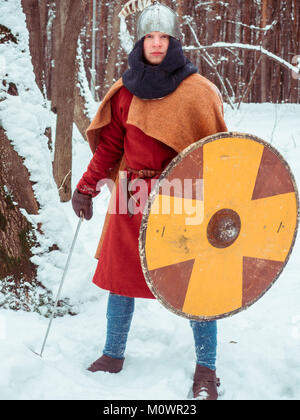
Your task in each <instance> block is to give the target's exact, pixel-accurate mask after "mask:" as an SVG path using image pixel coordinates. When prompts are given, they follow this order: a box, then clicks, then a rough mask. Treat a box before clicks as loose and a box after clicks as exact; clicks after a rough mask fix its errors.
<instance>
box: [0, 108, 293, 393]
mask: <svg viewBox="0 0 300 420" xmlns="http://www.w3.org/2000/svg"><path fill="white" fill-rule="evenodd" d="M276 118H277V120H276ZM299 118H300V105H270V104H262V105H254V104H250V105H243V106H242V107H241V109H240V111H235V112H233V111H231V110H230V109H229V108H227V109H226V121H227V124H228V127H229V129H230V130H238V131H243V132H249V133H253V134H255V135H258V136H260V137H261V138H263V139H265V140H269V141H271V136H273V145H274V146H275V147H276V148H277V149H278V150H279V151H280V152H281V153H282V154H283V155H284V156H285V158H286V160H287V161H288V163H289V164H290V166H291V168H292V170H293V173H294V175H295V177H296V179H297V182H298V184H299V185H300V166H299V160H300V127H299ZM275 121H276V124H275ZM74 144H75V153H74V168H76V170H75V174H74V178H75V179H78V178H79V177H80V176H81V173H82V171H83V170H84V167H85V166H86V164H87V163H88V161H89V158H90V152H89V150H88V147H87V145H86V143H84V142H83V141H82V139H80V138H79V136H78V135H77V138H76V134H75V136H74ZM74 182H75V181H74ZM107 198H108V194H107V193H104V197H101V196H99V197H98V198H96V200H95V216H94V218H93V219H92V220H91V221H90V222H84V223H83V225H82V228H81V231H80V233H79V240H78V245H77V247H76V249H75V255H74V258H73V259H72V262H71V269H70V274H69V275H68V277H67V279H66V283H65V287H64V289H63V290H64V295H73V296H74V297H75V298H76V297H78V296H80V295H81V294H82V293H83V295H86V297H85V298H84V299H83V300H82V303H81V305H80V307H79V314H78V315H77V316H75V317H72V316H65V317H63V318H57V319H55V320H54V323H53V327H52V330H51V333H50V336H49V339H48V343H47V346H46V349H45V352H44V357H43V360H41V359H40V358H39V357H37V356H36V355H34V354H33V353H31V352H30V351H29V350H28V349H27V347H26V345H27V346H29V347H32V348H34V349H35V350H36V351H39V350H40V347H41V344H42V338H43V336H44V334H45V330H46V327H47V323H48V319H45V318H43V317H42V316H40V315H37V314H35V313H26V312H13V311H8V310H0V372H1V373H0V398H1V399H15V398H17V399H99V400H101V399H148V400H155V399H184V398H186V397H187V393H188V389H189V388H190V386H191V383H192V374H193V369H194V349H193V340H192V334H191V330H190V327H189V325H188V321H187V320H185V319H183V318H180V317H177V316H176V315H174V314H171V313H169V312H168V311H167V310H166V309H165V308H163V307H162V306H161V305H160V304H159V303H158V302H156V301H148V300H144V299H138V300H137V302H136V311H135V316H134V320H133V324H132V328H131V332H130V336H129V341H128V348H127V356H126V362H125V365H124V370H123V371H122V372H121V373H119V374H118V375H110V374H107V373H96V374H92V373H90V372H88V371H87V370H86V368H87V367H88V366H89V363H90V362H92V361H93V360H94V359H95V358H97V357H98V356H99V355H100V354H101V349H102V347H103V344H104V340H105V311H106V299H107V293H106V292H104V291H101V290H100V289H98V288H97V287H96V286H94V285H92V284H91V275H92V272H93V270H94V268H95V264H96V262H95V260H94V259H93V252H94V251H95V248H96V246H97V242H98V239H99V232H100V226H101V224H102V222H103V208H104V207H105V204H103V202H104V203H105V202H107ZM58 206H61V208H62V209H63V212H64V214H65V215H66V219H67V220H68V224H67V225H66V227H65V229H66V230H70V231H72V232H74V230H75V227H76V225H77V218H76V216H74V215H73V212H72V210H71V207H70V203H67V204H60V205H59V204H58ZM57 235H60V232H59V231H58V232H57ZM70 235H71V233H70ZM299 255H300V249H299V238H298V240H297V241H296V244H295V246H294V250H293V253H292V255H291V258H290V260H289V262H288V264H287V266H286V267H285V269H284V272H283V273H282V275H281V276H280V278H279V279H278V280H277V282H276V283H275V285H274V286H273V287H272V288H271V289H270V291H269V292H268V293H267V294H266V295H265V296H264V297H262V298H261V299H260V300H259V301H258V302H257V303H256V304H255V305H253V306H252V307H250V308H249V309H248V310H247V311H243V312H241V313H239V314H236V315H234V316H233V317H230V318H226V319H224V320H220V321H218V331H219V333H218V335H219V339H218V341H219V343H218V359H217V372H218V375H219V376H220V377H221V380H222V386H223V388H224V389H225V393H224V395H223V396H222V397H221V399H223V400H239V399H299V397H300V363H299V349H300V305H299V301H300V286H299V269H300V259H299ZM62 264H63V262H62ZM58 271H59V270H58ZM48 274H49V275H51V272H50V273H48ZM59 280H60V279H59V278H58V279H57V284H58V281H59Z"/></svg>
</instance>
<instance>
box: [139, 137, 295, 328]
mask: <svg viewBox="0 0 300 420" xmlns="http://www.w3.org/2000/svg"><path fill="white" fill-rule="evenodd" d="M298 208H299V205H298V193H297V187H296V183H295V180H294V177H293V175H292V173H291V171H290V169H289V166H288V165H287V163H286V162H285V160H284V159H283V157H282V156H281V155H280V154H279V153H278V152H277V151H276V150H275V149H274V148H273V147H272V146H271V145H270V144H268V143H267V142H265V141H263V140H261V139H259V138H257V137H255V136H252V135H249V134H243V133H233V132H228V133H219V134H216V135H213V136H210V137H206V138H205V139H203V140H200V141H198V142H197V143H194V144H192V145H191V146H189V147H188V148H186V149H185V150H184V151H183V152H182V153H180V154H179V155H178V156H176V157H175V158H174V159H173V161H172V162H171V163H170V164H169V165H168V167H167V168H166V170H165V171H164V172H163V173H162V175H161V177H160V179H159V180H158V181H157V183H156V185H155V186H154V188H153V190H152V192H151V194H150V196H149V199H148V202H147V205H146V207H145V211H144V214H143V219H142V223H141V228H140V237H139V251H140V259H141V265H142V269H143V272H144V276H145V279H146V282H147V284H148V286H149V288H150V290H151V291H152V293H153V294H154V295H155V297H156V298H157V299H158V300H159V301H160V302H161V303H162V304H163V305H164V306H165V307H166V308H167V309H169V310H171V311H173V312H175V313H176V314H178V315H180V316H183V317H186V318H190V319H195V320H202V321H203V320H213V319H218V318H223V317H226V316H229V315H232V314H234V313H237V312H240V311H241V310H243V309H246V308H247V307H249V306H250V305H252V304H253V303H254V302H255V301H257V300H258V299H259V298H260V297H261V296H262V295H263V294H264V293H265V292H266V291H267V290H268V289H269V288H270V287H271V285H272V284H273V283H274V282H275V280H276V279H277V278H278V276H279V274H280V273H281V272H282V270H283V268H284V266H285V264H286V263H287V260H288V258H289V255H290V253H291V250H292V248H293V244H294V241H295V237H296V232H297V227H298Z"/></svg>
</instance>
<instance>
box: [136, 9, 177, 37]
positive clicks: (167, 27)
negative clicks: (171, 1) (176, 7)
mask: <svg viewBox="0 0 300 420" xmlns="http://www.w3.org/2000/svg"><path fill="white" fill-rule="evenodd" d="M155 31H158V32H163V33H165V34H167V35H170V36H172V37H174V38H176V39H180V37H181V32H180V28H179V23H178V20H177V16H176V13H175V12H173V10H172V9H170V8H169V7H167V6H164V5H162V4H160V3H156V4H154V5H151V6H149V7H146V8H145V9H144V10H143V11H142V13H141V14H140V16H139V19H138V23H137V37H138V39H141V38H142V37H143V36H145V35H147V34H149V33H150V32H155Z"/></svg>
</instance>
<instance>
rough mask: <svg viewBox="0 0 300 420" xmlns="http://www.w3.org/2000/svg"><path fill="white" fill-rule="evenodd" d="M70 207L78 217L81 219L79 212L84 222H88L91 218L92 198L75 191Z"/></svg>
mask: <svg viewBox="0 0 300 420" xmlns="http://www.w3.org/2000/svg"><path fill="white" fill-rule="evenodd" d="M72 207H73V210H74V212H75V213H76V215H77V216H78V217H81V214H80V213H81V211H82V212H83V216H84V218H85V219H86V220H90V219H91V218H92V216H93V202H92V196H90V195H88V194H82V193H80V192H79V191H78V190H77V189H76V190H75V191H74V193H73V197H72Z"/></svg>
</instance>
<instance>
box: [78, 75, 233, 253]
mask: <svg viewBox="0 0 300 420" xmlns="http://www.w3.org/2000/svg"><path fill="white" fill-rule="evenodd" d="M122 86H123V82H122V79H119V80H118V81H117V82H116V83H114V84H113V86H112V87H111V89H110V90H109V91H108V92H107V94H106V95H105V97H104V99H103V101H102V102H101V104H100V106H99V109H98V111H97V113H96V115H95V117H94V119H93V120H92V122H91V124H90V126H89V127H88V129H87V131H86V135H87V139H88V142H89V145H90V148H91V150H92V152H93V153H94V152H95V150H96V148H97V146H98V144H99V141H100V136H99V134H100V132H101V128H102V127H104V126H105V125H107V124H109V123H110V121H111V106H110V100H111V98H112V96H113V95H114V94H115V93H116V92H117V91H118V90H119V89H120V88H121V87H122ZM127 123H128V124H132V125H134V126H136V127H138V128H139V129H140V130H142V131H143V132H144V133H145V134H147V135H148V136H150V137H153V138H155V139H157V140H159V141H161V142H162V143H165V144H166V145H168V146H169V147H171V148H172V149H174V150H175V151H176V152H178V153H180V152H181V151H182V150H183V149H185V148H186V147H187V146H189V145H190V144H192V143H194V142H196V141H198V140H200V139H202V138H204V137H207V136H209V135H212V134H215V133H218V132H223V131H227V127H226V125H225V122H224V119H223V103H222V98H221V95H220V93H219V90H218V89H217V87H216V86H215V85H214V84H213V83H211V82H210V81H209V80H208V79H206V78H205V77H203V76H201V75H200V74H192V75H190V76H188V77H187V78H186V79H184V80H183V81H182V82H181V83H180V85H179V86H178V88H177V89H176V90H175V91H174V92H172V93H171V94H170V95H168V96H166V97H164V98H162V99H152V100H144V99H140V98H138V97H136V96H133V99H132V101H131V104H130V109H129V113H128V120H127ZM124 166H125V164H124V158H123V159H122V160H121V161H120V162H119V163H118V165H116V167H115V168H114V171H113V172H112V173H111V174H110V177H111V178H112V179H113V180H114V181H117V177H118V172H119V170H122V169H123V167H124ZM108 218H109V212H108V214H107V216H106V220H105V223H104V227H103V231H102V236H101V239H100V244H99V246H98V250H97V253H96V258H98V257H99V253H100V248H101V244H102V241H103V237H104V235H105V231H106V227H107V223H108Z"/></svg>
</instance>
